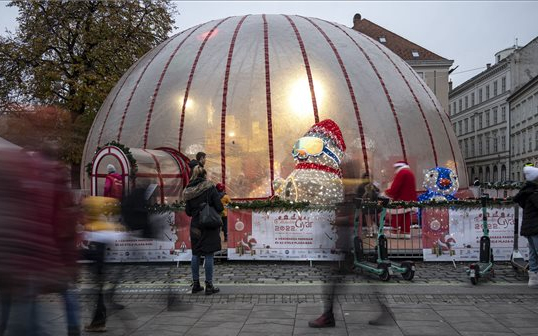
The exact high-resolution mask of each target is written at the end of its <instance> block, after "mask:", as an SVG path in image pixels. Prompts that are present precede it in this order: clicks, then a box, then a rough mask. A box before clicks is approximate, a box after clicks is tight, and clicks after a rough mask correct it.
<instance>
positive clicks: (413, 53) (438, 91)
mask: <svg viewBox="0 0 538 336" xmlns="http://www.w3.org/2000/svg"><path fill="white" fill-rule="evenodd" d="M353 29H354V30H357V31H359V32H361V33H363V34H365V35H367V36H369V37H371V38H372V39H374V40H376V41H378V42H380V43H382V44H383V45H385V46H386V47H387V48H389V49H390V50H391V51H392V52H394V53H395V54H396V55H398V56H400V57H401V58H402V59H403V60H404V61H406V62H407V64H409V65H410V66H411V67H412V68H413V70H415V71H416V72H417V73H418V75H419V76H420V77H421V78H422V79H423V80H424V82H425V83H426V84H427V85H428V87H429V88H430V89H431V90H432V91H433V93H434V94H435V96H436V97H437V99H438V100H439V103H441V106H442V107H443V109H444V110H445V111H448V92H449V84H448V75H449V69H450V67H451V66H452V64H453V63H454V61H452V60H448V59H446V58H444V57H441V56H439V55H437V54H435V53H433V52H431V51H429V50H428V49H426V48H424V47H421V46H419V45H418V44H416V43H413V42H411V41H409V40H407V39H405V38H403V37H401V36H399V35H398V34H395V33H393V32H391V31H390V30H388V29H385V28H383V27H381V26H378V25H377V24H375V23H373V22H371V21H369V20H367V19H363V18H362V17H361V15H360V14H355V16H354V17H353Z"/></svg>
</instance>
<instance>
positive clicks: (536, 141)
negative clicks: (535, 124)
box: [534, 129, 538, 150]
mask: <svg viewBox="0 0 538 336" xmlns="http://www.w3.org/2000/svg"><path fill="white" fill-rule="evenodd" d="M534 150H538V129H537V130H536V131H535V132H534Z"/></svg>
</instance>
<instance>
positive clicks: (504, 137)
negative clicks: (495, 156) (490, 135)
mask: <svg viewBox="0 0 538 336" xmlns="http://www.w3.org/2000/svg"><path fill="white" fill-rule="evenodd" d="M505 132H506V130H505V129H502V130H501V133H502V134H503V135H501V150H502V151H505V150H506V135H505V134H504V133H505Z"/></svg>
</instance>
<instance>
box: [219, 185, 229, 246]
mask: <svg viewBox="0 0 538 336" xmlns="http://www.w3.org/2000/svg"><path fill="white" fill-rule="evenodd" d="M217 191H218V192H219V197H220V201H221V203H222V206H223V207H224V210H223V211H222V213H221V214H220V216H221V218H222V232H223V233H224V241H228V203H230V202H231V201H232V200H231V199H230V196H228V194H226V187H224V184H222V183H217Z"/></svg>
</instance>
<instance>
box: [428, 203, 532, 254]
mask: <svg viewBox="0 0 538 336" xmlns="http://www.w3.org/2000/svg"><path fill="white" fill-rule="evenodd" d="M522 215H523V214H522V211H520V214H519V218H520V220H521V218H522ZM487 223H488V228H489V237H490V240H491V247H492V249H493V255H494V258H495V260H499V261H500V260H510V254H511V253H512V250H513V244H514V207H499V208H488V209H487ZM482 235H483V233H482V209H481V208H475V209H473V208H469V209H449V208H424V209H422V246H423V255H424V260H425V261H451V260H456V261H476V260H478V257H479V253H480V238H481V237H482ZM519 250H520V252H521V253H522V254H523V256H524V257H525V258H526V259H527V258H528V242H527V239H525V238H524V237H520V238H519Z"/></svg>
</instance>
